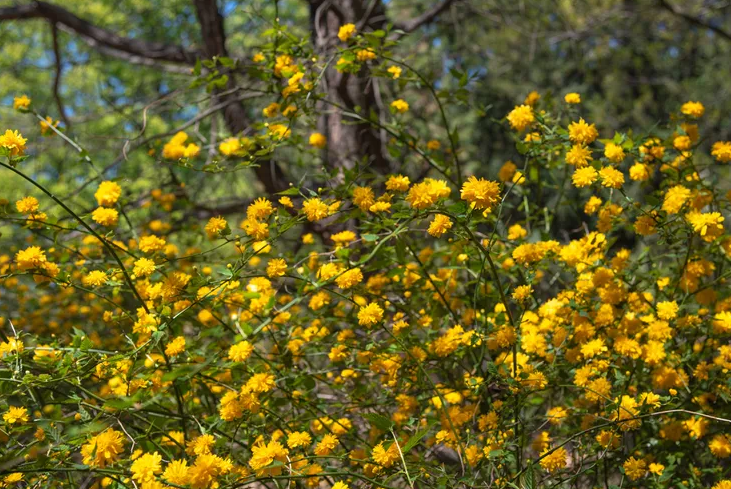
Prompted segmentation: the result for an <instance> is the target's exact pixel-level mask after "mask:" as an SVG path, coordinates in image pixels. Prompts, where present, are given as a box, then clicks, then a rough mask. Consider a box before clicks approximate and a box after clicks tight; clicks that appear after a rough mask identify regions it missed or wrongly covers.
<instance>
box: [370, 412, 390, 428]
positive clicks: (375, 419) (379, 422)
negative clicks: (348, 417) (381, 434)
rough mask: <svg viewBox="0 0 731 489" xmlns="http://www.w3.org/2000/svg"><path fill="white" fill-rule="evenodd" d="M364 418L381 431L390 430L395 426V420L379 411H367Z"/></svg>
mask: <svg viewBox="0 0 731 489" xmlns="http://www.w3.org/2000/svg"><path fill="white" fill-rule="evenodd" d="M363 418H365V419H367V420H368V421H369V422H370V423H371V424H372V425H373V426H375V427H376V428H378V429H379V430H381V431H388V430H390V429H391V428H392V427H393V421H391V420H390V419H388V418H387V417H385V416H381V415H380V414H377V413H366V414H364V415H363Z"/></svg>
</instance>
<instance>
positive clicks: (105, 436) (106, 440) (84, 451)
mask: <svg viewBox="0 0 731 489" xmlns="http://www.w3.org/2000/svg"><path fill="white" fill-rule="evenodd" d="M124 442H125V438H124V435H123V434H122V433H121V432H119V431H116V430H114V429H112V428H109V429H106V430H104V431H102V432H101V433H99V434H98V435H96V436H93V437H92V438H90V439H89V441H87V442H86V443H85V444H84V445H82V447H81V456H82V457H83V461H84V463H85V464H86V465H90V466H92V467H99V468H104V467H106V466H107V465H109V464H112V463H114V462H115V461H116V460H117V459H118V458H119V455H120V454H121V453H122V450H123V448H124Z"/></svg>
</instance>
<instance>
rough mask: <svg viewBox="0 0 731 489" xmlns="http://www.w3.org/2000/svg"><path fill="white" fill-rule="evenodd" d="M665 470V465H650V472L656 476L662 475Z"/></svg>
mask: <svg viewBox="0 0 731 489" xmlns="http://www.w3.org/2000/svg"><path fill="white" fill-rule="evenodd" d="M663 470H665V466H664V465H663V464H658V463H651V464H650V472H652V473H653V474H655V475H662V472H663Z"/></svg>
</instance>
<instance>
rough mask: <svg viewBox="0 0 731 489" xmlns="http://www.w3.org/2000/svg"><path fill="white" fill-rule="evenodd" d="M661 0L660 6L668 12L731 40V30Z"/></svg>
mask: <svg viewBox="0 0 731 489" xmlns="http://www.w3.org/2000/svg"><path fill="white" fill-rule="evenodd" d="M659 1H660V6H661V7H662V8H664V9H665V10H667V11H668V12H670V13H672V14H673V15H676V16H678V17H680V18H682V19H685V20H686V21H687V22H688V23H689V24H692V25H694V26H696V27H700V28H703V29H709V30H711V31H713V32H715V33H716V34H718V35H719V36H721V37H723V38H724V39H726V40H727V41H731V32H728V31H725V30H723V29H722V28H720V27H717V26H715V25H713V24H710V23H708V22H706V21H704V20H703V19H700V18H698V17H693V16H692V15H690V14H686V13H685V12H683V11H681V10H678V9H677V8H675V7H674V6H673V5H672V4H670V2H668V1H667V0H659Z"/></svg>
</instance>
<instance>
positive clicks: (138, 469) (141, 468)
mask: <svg viewBox="0 0 731 489" xmlns="http://www.w3.org/2000/svg"><path fill="white" fill-rule="evenodd" d="M161 461H162V456H161V455H160V454H159V453H157V452H154V453H145V454H144V455H142V456H140V457H139V458H137V459H136V460H135V461H134V462H132V466H131V467H130V470H131V471H132V478H133V479H134V480H135V481H137V482H138V483H140V484H144V483H148V482H154V481H155V475H156V474H159V473H160V472H161V470H162V469H161V466H160V462H161Z"/></svg>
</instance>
